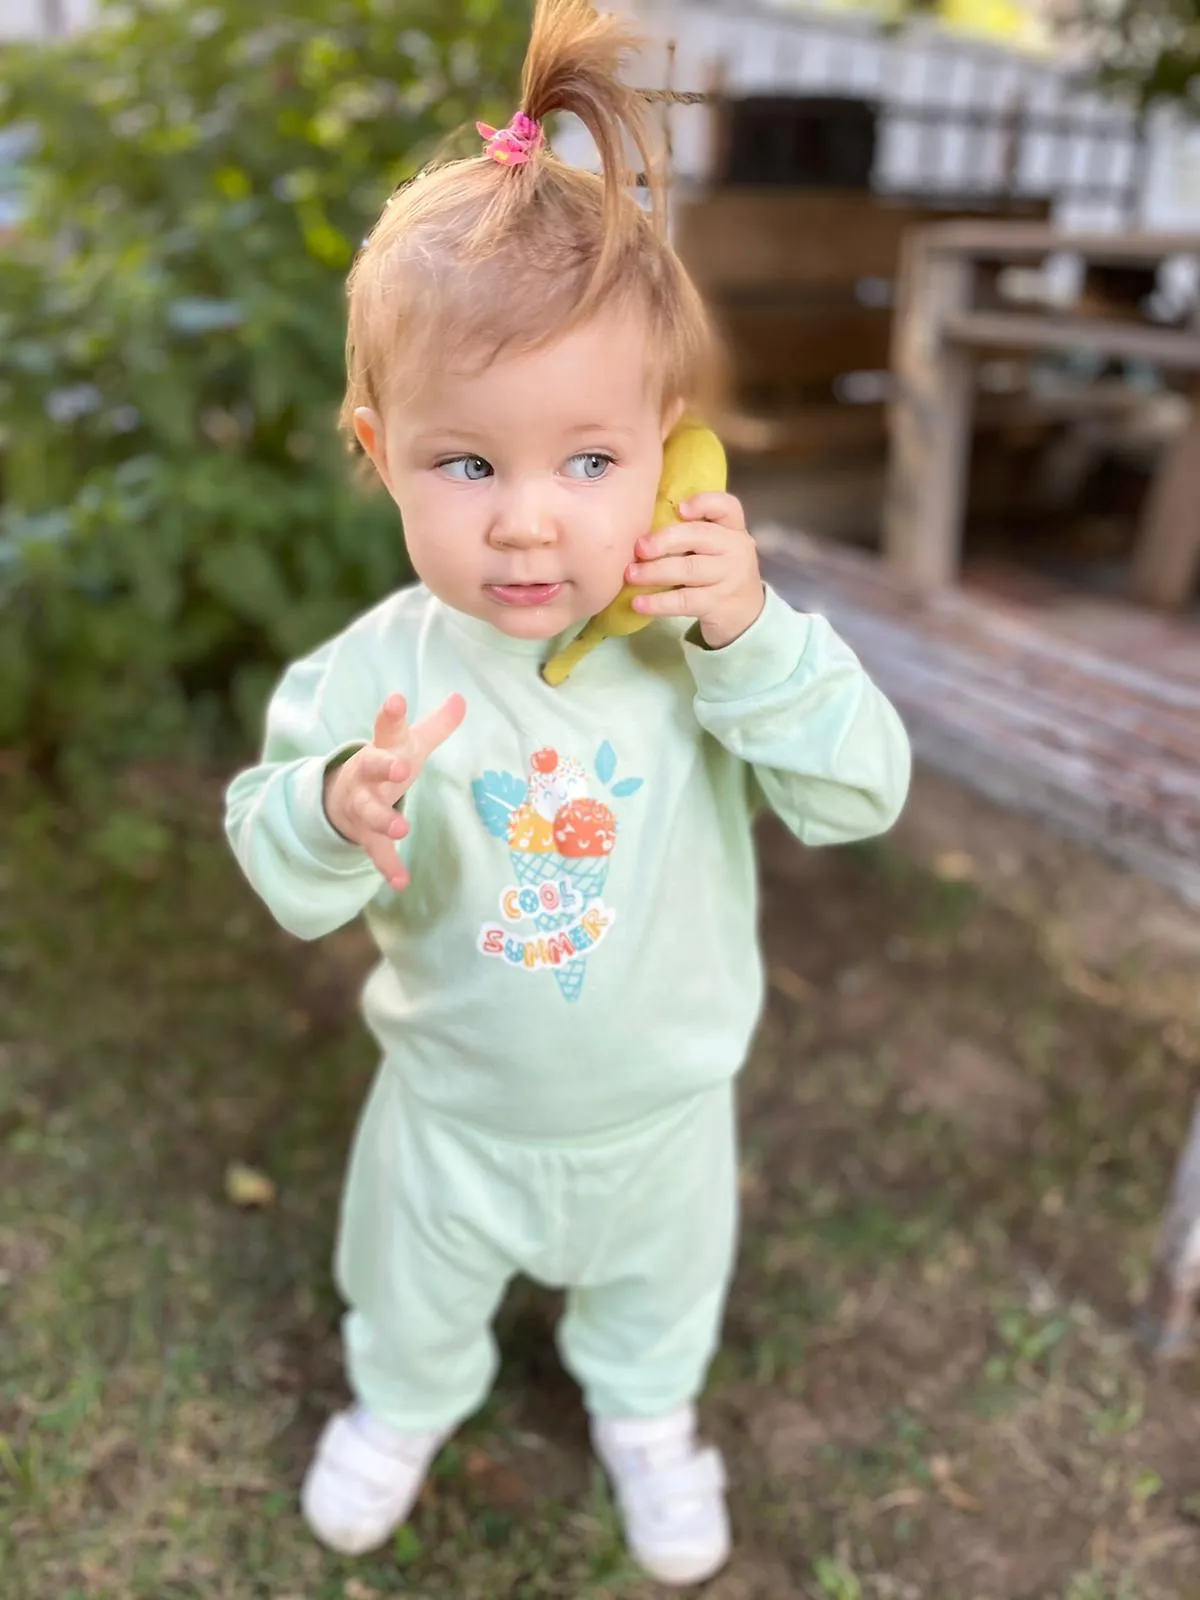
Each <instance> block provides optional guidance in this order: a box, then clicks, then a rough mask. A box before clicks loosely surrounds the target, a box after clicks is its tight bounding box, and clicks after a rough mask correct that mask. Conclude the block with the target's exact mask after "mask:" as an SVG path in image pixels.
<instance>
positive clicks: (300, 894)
mask: <svg viewBox="0 0 1200 1600" xmlns="http://www.w3.org/2000/svg"><path fill="white" fill-rule="evenodd" d="M373 688H374V685H373V683H372V674H371V672H370V670H369V667H368V666H367V664H366V663H365V662H364V661H363V660H362V659H361V656H360V655H359V653H358V652H357V651H356V650H355V649H354V648H353V644H352V636H351V635H348V634H343V635H341V636H340V637H339V638H337V639H334V640H333V641H331V642H330V643H328V644H326V645H323V646H322V647H321V648H320V649H318V650H316V651H314V653H313V654H312V655H310V656H307V657H305V658H304V659H303V660H301V661H298V662H296V663H295V664H294V665H293V666H291V667H289V668H288V670H287V672H286V673H285V674H284V676H283V679H282V680H281V682H280V684H279V686H278V687H277V689H276V690H275V693H274V694H273V696H272V698H271V702H270V705H269V706H268V708H267V719H266V737H265V740H264V745H263V753H262V759H261V760H260V761H259V762H258V764H257V765H256V766H253V767H250V768H248V769H247V770H246V771H244V772H241V773H239V774H238V775H237V777H235V778H234V780H233V782H232V783H231V784H230V786H229V789H228V791H227V793H226V800H225V831H226V834H227V836H228V838H229V842H230V844H231V846H232V847H233V852H234V854H235V855H236V857H237V859H238V862H239V864H240V866H241V868H242V871H243V872H244V873H245V874H246V877H247V878H248V879H249V880H250V883H251V884H252V886H253V887H254V889H255V890H256V892H257V893H258V894H259V896H260V897H261V898H262V900H263V901H264V902H265V903H266V905H267V907H268V909H269V910H270V912H271V914H272V915H273V916H274V918H275V920H276V921H277V922H278V923H279V924H280V925H281V926H282V927H284V928H286V929H287V930H288V932H289V933H294V934H296V935H297V937H299V938H301V939H319V938H320V937H321V936H322V935H323V934H326V933H331V932H332V931H333V930H334V929H335V928H339V927H341V926H342V925H343V924H345V923H347V922H350V921H352V920H353V919H354V918H355V917H356V916H357V915H358V914H359V912H360V911H362V910H363V909H364V908H365V907H366V905H367V904H368V902H369V901H370V900H371V899H372V898H373V897H374V896H375V894H377V893H378V891H379V890H380V888H381V887H382V882H383V880H382V879H381V877H380V875H379V873H378V871H377V870H376V868H375V866H374V865H373V864H372V862H371V860H370V858H369V857H368V856H367V854H366V853H365V851H363V850H361V849H359V847H358V846H357V845H353V844H350V843H349V842H348V841H347V840H345V839H343V838H342V836H341V835H340V834H339V833H338V832H337V831H336V830H335V829H334V828H333V826H332V825H331V824H330V822H329V820H328V818H327V817H326V815H325V803H324V786H325V773H326V770H327V769H328V767H329V765H330V763H331V762H332V761H334V760H337V759H338V758H339V757H340V756H344V755H346V754H348V753H349V752H350V751H352V750H354V749H356V748H358V747H359V746H361V745H363V744H365V743H367V742H369V740H370V738H371V731H372V725H373V716H374V711H375V709H376V702H375V700H374V699H373Z"/></svg>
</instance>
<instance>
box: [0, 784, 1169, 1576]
mask: <svg viewBox="0 0 1200 1600" xmlns="http://www.w3.org/2000/svg"><path fill="white" fill-rule="evenodd" d="M0 799H2V800H3V804H4V810H3V814H4V816H5V819H6V828H5V835H6V837H5V839H4V842H3V844H0V1595H2V1596H3V1600H373V1597H382V1596H390V1595H401V1594H402V1595H405V1596H408V1597H410V1600H435V1597H438V1600H441V1597H446V1600H508V1597H513V1600H535V1597H538V1600H542V1597H544V1600H551V1597H553V1600H651V1596H653V1595H655V1594H656V1593H657V1591H656V1590H655V1589H654V1588H653V1586H651V1585H648V1584H647V1583H645V1582H642V1581H640V1580H639V1579H638V1578H637V1576H636V1574H635V1573H634V1572H633V1571H632V1570H631V1569H630V1567H629V1566H628V1564H627V1563H626V1561H625V1558H624V1556H623V1554H622V1550H621V1544H620V1538H619V1533H618V1530H617V1526H616V1523H615V1520H614V1517H613V1513H612V1509H611V1506H610V1504H609V1501H608V1498H607V1496H606V1494H605V1492H604V1490H603V1488H602V1486H601V1485H600V1483H599V1482H598V1480H597V1477H596V1474H595V1472H594V1469H593V1467H592V1466H591V1464H590V1462H589V1459H588V1455H587V1451H586V1448H585V1435H584V1427H583V1421H582V1418H581V1415H580V1411H579V1406H578V1401H577V1397H576V1394H575V1392H574V1390H573V1388H572V1386H571V1384H570V1383H569V1381H568V1380H567V1379H566V1378H565V1377H564V1376H563V1375H562V1373H561V1371H560V1369H559V1367H558V1365H557V1362H556V1359H555V1358H554V1356H553V1354H552V1348H551V1345H550V1342H549V1339H548V1333H549V1328H550V1325H551V1321H552V1318H553V1315H554V1310H555V1307H554V1302H553V1300H552V1298H551V1297H548V1296H543V1295H542V1294H540V1293H538V1292H534V1291H532V1290H529V1289H521V1290H519V1291H518V1292H517V1293H516V1294H515V1295H514V1296H513V1298H512V1300H511V1302H510V1304H509V1305H508V1307H507V1309H506V1311H505V1314H504V1322H503V1329H502V1337H503V1344H504V1349H505V1353H506V1364H505V1369H504V1373H503V1376H502V1380H501V1383H500V1386H499V1389H498V1391H497V1394H496V1396H495V1398H494V1399H493V1401H492V1402H491V1404H490V1405H489V1406H488V1408H487V1410H486V1411H485V1412H484V1414H483V1415H482V1416H480V1417H479V1418H478V1419H477V1420H476V1421H475V1422H473V1423H472V1424H471V1426H470V1427H469V1428H468V1429H467V1430H466V1432H465V1433H464V1434H463V1436H462V1437H461V1439H460V1440H458V1441H457V1442H456V1443H455V1444H454V1445H453V1446H452V1447H451V1448H450V1449H448V1450H447V1452H446V1454H445V1456H444V1457H443V1459H442V1461H441V1463H440V1464H439V1467H438V1469H437V1473H436V1476H435V1478H434V1480H433V1482H432V1483H431V1485H430V1488H429V1490H428V1492H427V1494H426V1496H425V1497H424V1500H423V1502H422V1504H421V1506H420V1508H419V1513H418V1515H417V1517H416V1519H415V1521H414V1523H413V1525H412V1527H410V1528H408V1529H406V1530H404V1531H403V1532H402V1533H401V1535H400V1536H399V1537H398V1538H397V1540H396V1542H395V1544H394V1546H393V1547H391V1548H389V1549H388V1550H387V1551H386V1552H384V1553H383V1554H382V1555H381V1556H378V1557H375V1558H369V1559H367V1560H365V1561H361V1562H345V1561H341V1560H338V1559H336V1558H333V1557H331V1556H328V1555H326V1554H325V1553H324V1552H322V1551H321V1550H320V1549H319V1548H318V1547H317V1546H315V1545H314V1544H313V1542H312V1541H311V1540H310V1539H309V1537H308V1536H307V1535H306V1533H305V1531H304V1528H303V1526H302V1524H301V1523H300V1521H299V1518H298V1516H297V1514H296V1510H295V1494H296V1488H297V1484H298V1482H299V1477H300V1474H301V1472H302V1469H303V1465H304V1462H305V1459H306V1456H307V1453H308V1451H309V1448H310V1446H311V1444H312V1441H313V1438H314V1436H315V1432H316V1430H317V1428H318V1426H319V1424H320V1420H321V1418H322V1417H323V1415H324V1414H325V1412H326V1411H327V1410H328V1408H330V1407H331V1406H334V1405H336V1404H338V1403H339V1402H340V1401H341V1400H342V1398H343V1395H344V1389H343V1384H342V1378H341V1374H340V1368H339V1358H338V1345H337V1314H338V1307H337V1303H336V1300H335V1297H334V1293H333V1290H332V1286H331V1283H330V1278H329V1266H328V1262H329V1255H330V1246H331V1240H332V1232H333V1225H334V1216H335V1205H336V1198H337V1192H338V1185H339V1181H340V1177H341V1172H342V1166H343V1160H344V1155H345V1150H346V1144H347V1140H348V1138H349V1135H350V1131H351V1128H352V1125H353V1120H354V1116H355V1114H356V1111H357V1108H358V1105H359V1103H360V1101H361V1098H362V1095H363V1092H364V1089H365V1086H366V1083H367V1081H368V1077H369V1074H370V1071H371V1069H372V1065H373V1062H372V1057H371V1049H370V1046H369V1043H368V1041H367V1040H366V1038H365V1036H364V1034H363V1032H362V1030H361V1028H360V1026H359V1024H358V1021H357V1018H356V1012H355V1003H356V988H357V983H358V979H359V976H360V973H361V970H362V965H363V961H364V958H365V954H366V952H365V950H364V945H363V940H362V938H361V937H360V935H359V934H358V933H357V932H355V931H349V932H347V933H346V934H344V935H340V936H338V937H336V938H333V939H330V940H327V941H325V942H324V943H323V944H321V945H318V946H301V945H299V944H297V943H295V942H294V941H292V940H290V939H288V938H287V937H286V936H284V935H282V934H281V933H279V932H278V931H277V930H275V929H274V928H273V927H272V926H271V925H270V923H269V922H268V920H267V918H266V916H265V913H263V912H262V910H261V908H259V907H258V905H257V903H256V902H255V901H254V900H253V899H252V897H251V895H250V893H249V891H248V890H247V889H246V887H245V886H244V884H243V883H242V882H241V880H240V879H239V878H238V876H237V874H236V872H235V870H234V869H233V867H232V866H231V864H230V862H229V861H228V858H227V854H226V851H225V848H224V845H223V843H222V841H221V839H220V836H219V828H218V813H217V802H216V797H215V793H214V791H213V790H212V789H211V788H209V787H207V786H203V785H197V786H196V788H195V789H194V790H193V791H191V792H185V793H179V792H177V791H176V792H173V793H170V794H168V793H167V792H166V791H164V792H163V794H162V796H161V797H160V799H159V801H158V804H159V808H160V811H161V827H160V828H159V829H157V830H155V829H151V830H147V829H146V828H145V826H144V824H135V823H133V822H130V821H129V820H128V819H127V818H123V817H122V815H121V814H120V813H119V812H118V813H115V814H113V815H110V816H108V817H107V818H101V819H97V818H95V817H94V816H93V817H89V819H88V821H87V823H86V825H85V824H84V823H83V822H82V821H81V819H79V818H78V817H75V816H72V815H70V814H67V813H65V812H62V811H57V810H55V809H54V808H52V807H50V806H49V805H48V803H46V802H45V801H42V800H35V799H34V798H33V796H32V795H31V794H30V793H29V791H28V790H27V789H25V788H23V787H22V785H21V784H19V783H18V782H16V781H15V780H14V781H13V782H11V783H8V784H6V786H5V787H4V789H2V790H0ZM763 855H764V928H765V935H766V940H767V946H768V950H769V955H770V964H771V971H772V992H771V1002H770V1006H769V1010H768V1013H767V1015H766V1017H765V1020H764V1023H763V1027H762V1031H761V1035H760V1039H759V1043H758V1046H757V1049H756V1052H755V1055H754V1059H753V1061H752V1062H751V1064H750V1066H749V1068H748V1069H747V1071H746V1074H745V1077H744V1082H743V1108H744V1126H745V1138H744V1163H743V1190H744V1203H745V1237H744V1246H743V1252H742V1263H741V1270H740V1274H739V1278H738V1282H737V1286H736V1291H735V1293H734V1296H733V1300H732V1304H731V1306H730V1312H729V1321H728V1337H727V1340H726V1344H725V1348H724V1351H723V1353H722V1355H721V1357H720V1359H719V1361H718V1363H717V1366H716V1368H715V1370H714V1372H713V1375H712V1382H711V1385H710V1390H709V1394H708V1396H707V1398H706V1402H705V1409H704V1416H705V1422H706V1426H707V1428H708V1430H709V1431H710V1432H711V1434H712V1435H713V1436H714V1437H715V1438H716V1439H717V1440H718V1441H719V1442H720V1443H721V1445H722V1446H723V1447H724V1449H725V1451H726V1454H727V1457H728V1460H729V1463H730V1468H731V1474H732V1479H733V1495H732V1504H733V1514H734V1517H735V1521H736V1528H737V1537H738V1548H737V1555H736V1558H735V1560H734V1562H733V1563H732V1565H731V1566H730V1568H729V1569H728V1571H727V1572H726V1573H724V1574H723V1575H722V1576H721V1577H720V1578H719V1579H717V1580H716V1581H715V1582H714V1583H712V1584H711V1585H709V1586H708V1588H707V1590H706V1591H704V1593H705V1595H706V1596H707V1600H793V1597H804V1600H868V1597H869V1600H1035V1597H1036V1600H1191V1597H1200V1450H1198V1448H1197V1444H1198V1441H1200V1382H1198V1378H1197V1370H1198V1369H1197V1367H1196V1365H1195V1363H1194V1362H1192V1361H1190V1360H1188V1361H1184V1362H1183V1363H1181V1364H1179V1365H1176V1366H1174V1367H1172V1368H1171V1369H1169V1370H1167V1371H1163V1372H1155V1371H1152V1370H1151V1369H1149V1368H1148V1367H1147V1365H1146V1364H1145V1363H1144V1361H1143V1360H1142V1358H1141V1355H1140V1353H1139V1349H1138V1347H1137V1345H1136V1344H1135V1342H1134V1340H1133V1338H1132V1336H1131V1332H1130V1328H1131V1321H1132V1317H1131V1308H1132V1307H1133V1305H1134V1304H1135V1303H1136V1301H1137V1299H1138V1297H1139V1296H1140V1294H1141V1293H1142V1291H1143V1289H1144V1286H1145V1281H1146V1276H1147V1272H1148V1266H1149V1261H1150V1256H1151V1251H1152V1247H1153V1242H1154V1230H1155V1224H1156V1219H1157V1214H1158V1211H1159V1208H1160V1206H1161V1203H1162V1200H1163V1196H1164V1191H1165V1188H1166V1185H1167V1182H1168V1180H1169V1176H1170V1170H1171V1166H1172V1163H1173V1160H1174V1157H1175V1154H1176V1152H1177V1150H1178V1147H1179V1143H1180V1140H1181V1136H1182V1130H1183V1127H1184V1124H1185V1120H1186V1116H1187V1114H1188V1110H1189V1106H1190V1103H1191V1098H1192V1094H1193V1092H1194V1090H1195V1088H1196V1085H1197V1082H1198V1081H1200V1073H1198V1072H1197V1066H1198V1063H1200V985H1198V983H1197V972H1198V971H1200V915H1198V914H1196V913H1194V912H1189V911H1187V910H1185V909H1184V908H1183V907H1181V906H1179V905H1177V904H1175V903H1173V902H1172V901H1171V900H1170V898H1169V897H1168V896H1166V895H1165V894H1163V893H1160V892H1159V891H1157V890H1153V889H1151V888H1150V887H1149V886H1147V885H1143V884H1140V883H1138V882H1136V881H1135V880H1133V879H1131V878H1128V877H1126V876H1124V875H1122V874H1120V873H1118V872H1116V871H1114V870H1112V869H1110V868H1109V867H1107V866H1106V865H1104V864H1103V863H1101V862H1099V861H1098V860H1096V859H1094V858H1092V857H1090V856H1088V855H1085V854H1083V853H1081V852H1079V851H1076V850H1075V849H1073V848H1071V847H1069V846H1066V845H1064V844H1062V843H1061V842H1059V841H1057V840H1054V839H1052V838H1050V837H1049V836H1048V835H1046V834H1044V833H1042V832H1041V831H1040V830H1039V829H1038V828H1037V827H1036V826H1034V825H1032V824H1030V823H1027V822H1025V821H1022V820H1019V819H1016V818H1014V817H1011V816H1006V815H1003V814H1001V813H998V812H997V811H995V810H993V809H992V808H990V807H988V806H986V805H984V804H982V803H981V802H979V801H977V800H975V799H972V798H970V797H968V796H966V795H964V794H963V793H961V792H960V791H958V790H956V789H955V788H953V787H951V786H949V785H947V784H945V783H944V782H941V781H939V780H936V779H934V778H932V777H930V776H929V775H927V774H925V775H922V776H921V777H920V779H919V782H918V784H917V786H916V789H915V792H914V796H913V800H912V803H911V805H910V808H909V811H908V815H907V817H906V819H905V821H904V823H903V824H902V825H901V827H900V829H899V830H898V831H897V833H896V834H895V835H894V836H893V837H892V838H891V839H889V840H887V841H886V842H883V843H881V844H876V845H872V846H870V847H864V848H855V849H849V850H838V851H826V852H805V851H803V850H801V849H800V848H799V847H797V846H795V845H793V844H792V843H791V842H790V841H788V840H786V839H784V838H782V837H781V836H780V835H779V834H778V832H777V831H776V830H775V829H773V828H768V829H767V830H766V832H765V834H764V840H763ZM231 1162H244V1163H247V1164H248V1165H249V1166H250V1167H251V1168H253V1169H254V1170H255V1171H257V1172H260V1173H263V1174H265V1175H267V1176H268V1177H269V1179H270V1180H271V1182H272V1183H273V1185H274V1198H273V1199H270V1197H269V1196H266V1197H264V1198H268V1199H269V1203H266V1204H263V1205H260V1206H257V1207H255V1208H251V1209H247V1208H240V1207H238V1206H236V1205H234V1204H233V1203H231V1201H230V1199H229V1198H228V1197H227V1194H226V1181H227V1170H228V1167H229V1164H230V1163H231Z"/></svg>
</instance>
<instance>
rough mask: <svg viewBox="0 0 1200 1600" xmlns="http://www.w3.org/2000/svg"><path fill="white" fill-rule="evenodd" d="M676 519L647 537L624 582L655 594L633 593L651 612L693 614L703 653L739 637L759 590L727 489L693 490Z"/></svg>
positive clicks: (751, 548) (752, 551)
mask: <svg viewBox="0 0 1200 1600" xmlns="http://www.w3.org/2000/svg"><path fill="white" fill-rule="evenodd" d="M679 514H680V515H681V516H682V517H683V518H684V521H683V522H677V523H676V524H675V525H674V526H673V527H670V528H663V529H662V531H661V532H659V533H650V534H647V535H646V537H645V538H644V539H639V540H638V543H637V551H636V555H637V560H636V561H635V562H634V563H633V565H632V566H631V567H630V568H629V569H628V571H627V572H626V574H625V576H626V581H627V582H629V583H633V584H638V585H639V586H644V587H646V588H651V587H654V586H656V585H659V584H661V585H662V586H663V592H662V593H661V594H645V595H638V596H637V598H636V599H635V600H634V602H633V604H634V608H635V609H636V610H637V611H640V612H642V613H643V614H644V615H646V616H652V617H695V618H696V620H697V621H698V622H699V624H700V632H701V635H702V636H703V639H704V642H705V644H706V645H708V647H709V649H710V650H721V649H723V648H724V647H725V646H726V645H727V644H732V643H733V641H734V640H735V639H740V638H741V636H742V634H744V633H745V632H746V630H747V629H748V628H752V627H753V626H754V624H755V623H756V622H757V621H758V619H759V617H760V616H761V615H762V609H763V605H764V604H765V601H766V595H765V592H764V590H763V581H762V576H761V574H760V573H759V570H758V551H757V549H756V548H755V544H754V540H753V539H752V538H751V536H750V534H749V533H748V532H747V531H746V513H745V512H744V511H743V510H742V507H741V502H740V501H738V500H736V499H734V497H733V495H731V494H697V495H693V496H692V498H691V499H690V500H685V501H684V502H683V504H682V505H681V506H680V508H679Z"/></svg>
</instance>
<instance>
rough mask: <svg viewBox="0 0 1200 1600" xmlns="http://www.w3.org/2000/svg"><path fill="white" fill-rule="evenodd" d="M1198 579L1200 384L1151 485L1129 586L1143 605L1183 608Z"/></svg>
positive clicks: (1199, 533) (1196, 386) (1196, 387)
mask: <svg viewBox="0 0 1200 1600" xmlns="http://www.w3.org/2000/svg"><path fill="white" fill-rule="evenodd" d="M1197 578H1200V383H1197V384H1196V385H1195V386H1194V387H1193V390H1192V411H1191V416H1190V418H1189V419H1188V425H1187V427H1186V428H1185V429H1184V431H1183V433H1182V434H1181V436H1180V437H1179V438H1178V439H1177V440H1176V441H1175V443H1174V444H1173V445H1172V446H1171V447H1170V449H1169V450H1168V451H1167V453H1166V456H1165V459H1164V460H1163V461H1162V462H1161V463H1160V464H1159V468H1158V471H1157V473H1156V474H1155V477H1154V482H1153V483H1152V484H1151V487H1150V493H1149V495H1148V496H1147V499H1146V507H1145V511H1144V512H1143V515H1142V522H1141V527H1140V528H1139V530H1138V541H1137V547H1136V549H1135V551H1134V557H1133V566H1132V568H1131V569H1130V576H1129V588H1130V593H1131V594H1132V595H1133V597H1134V599H1136V600H1140V601H1142V602H1143V604H1145V605H1153V606H1166V607H1179V606H1184V605H1186V604H1187V603H1188V601H1189V600H1190V599H1191V597H1192V594H1193V593H1194V592H1195V588H1196V580H1197Z"/></svg>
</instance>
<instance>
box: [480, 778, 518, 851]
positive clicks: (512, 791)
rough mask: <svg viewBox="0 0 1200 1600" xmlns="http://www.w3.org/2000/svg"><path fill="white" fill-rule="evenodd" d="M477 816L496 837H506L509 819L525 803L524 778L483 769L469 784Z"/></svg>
mask: <svg viewBox="0 0 1200 1600" xmlns="http://www.w3.org/2000/svg"><path fill="white" fill-rule="evenodd" d="M471 795H472V798H473V799H474V801H475V809H476V811H478V813H479V816H480V820H481V821H482V823H483V825H484V827H485V828H486V829H487V831H488V832H489V833H490V834H493V835H494V836H495V837H496V838H497V839H507V837H508V819H509V818H510V817H511V816H512V814H513V812H514V811H515V810H516V809H517V807H518V806H520V805H524V803H525V780H524V779H523V778H518V777H517V776H516V775H515V774H514V773H511V772H485V773H484V775H483V777H482V778H476V780H475V782H474V783H473V784H472V785H471Z"/></svg>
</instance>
